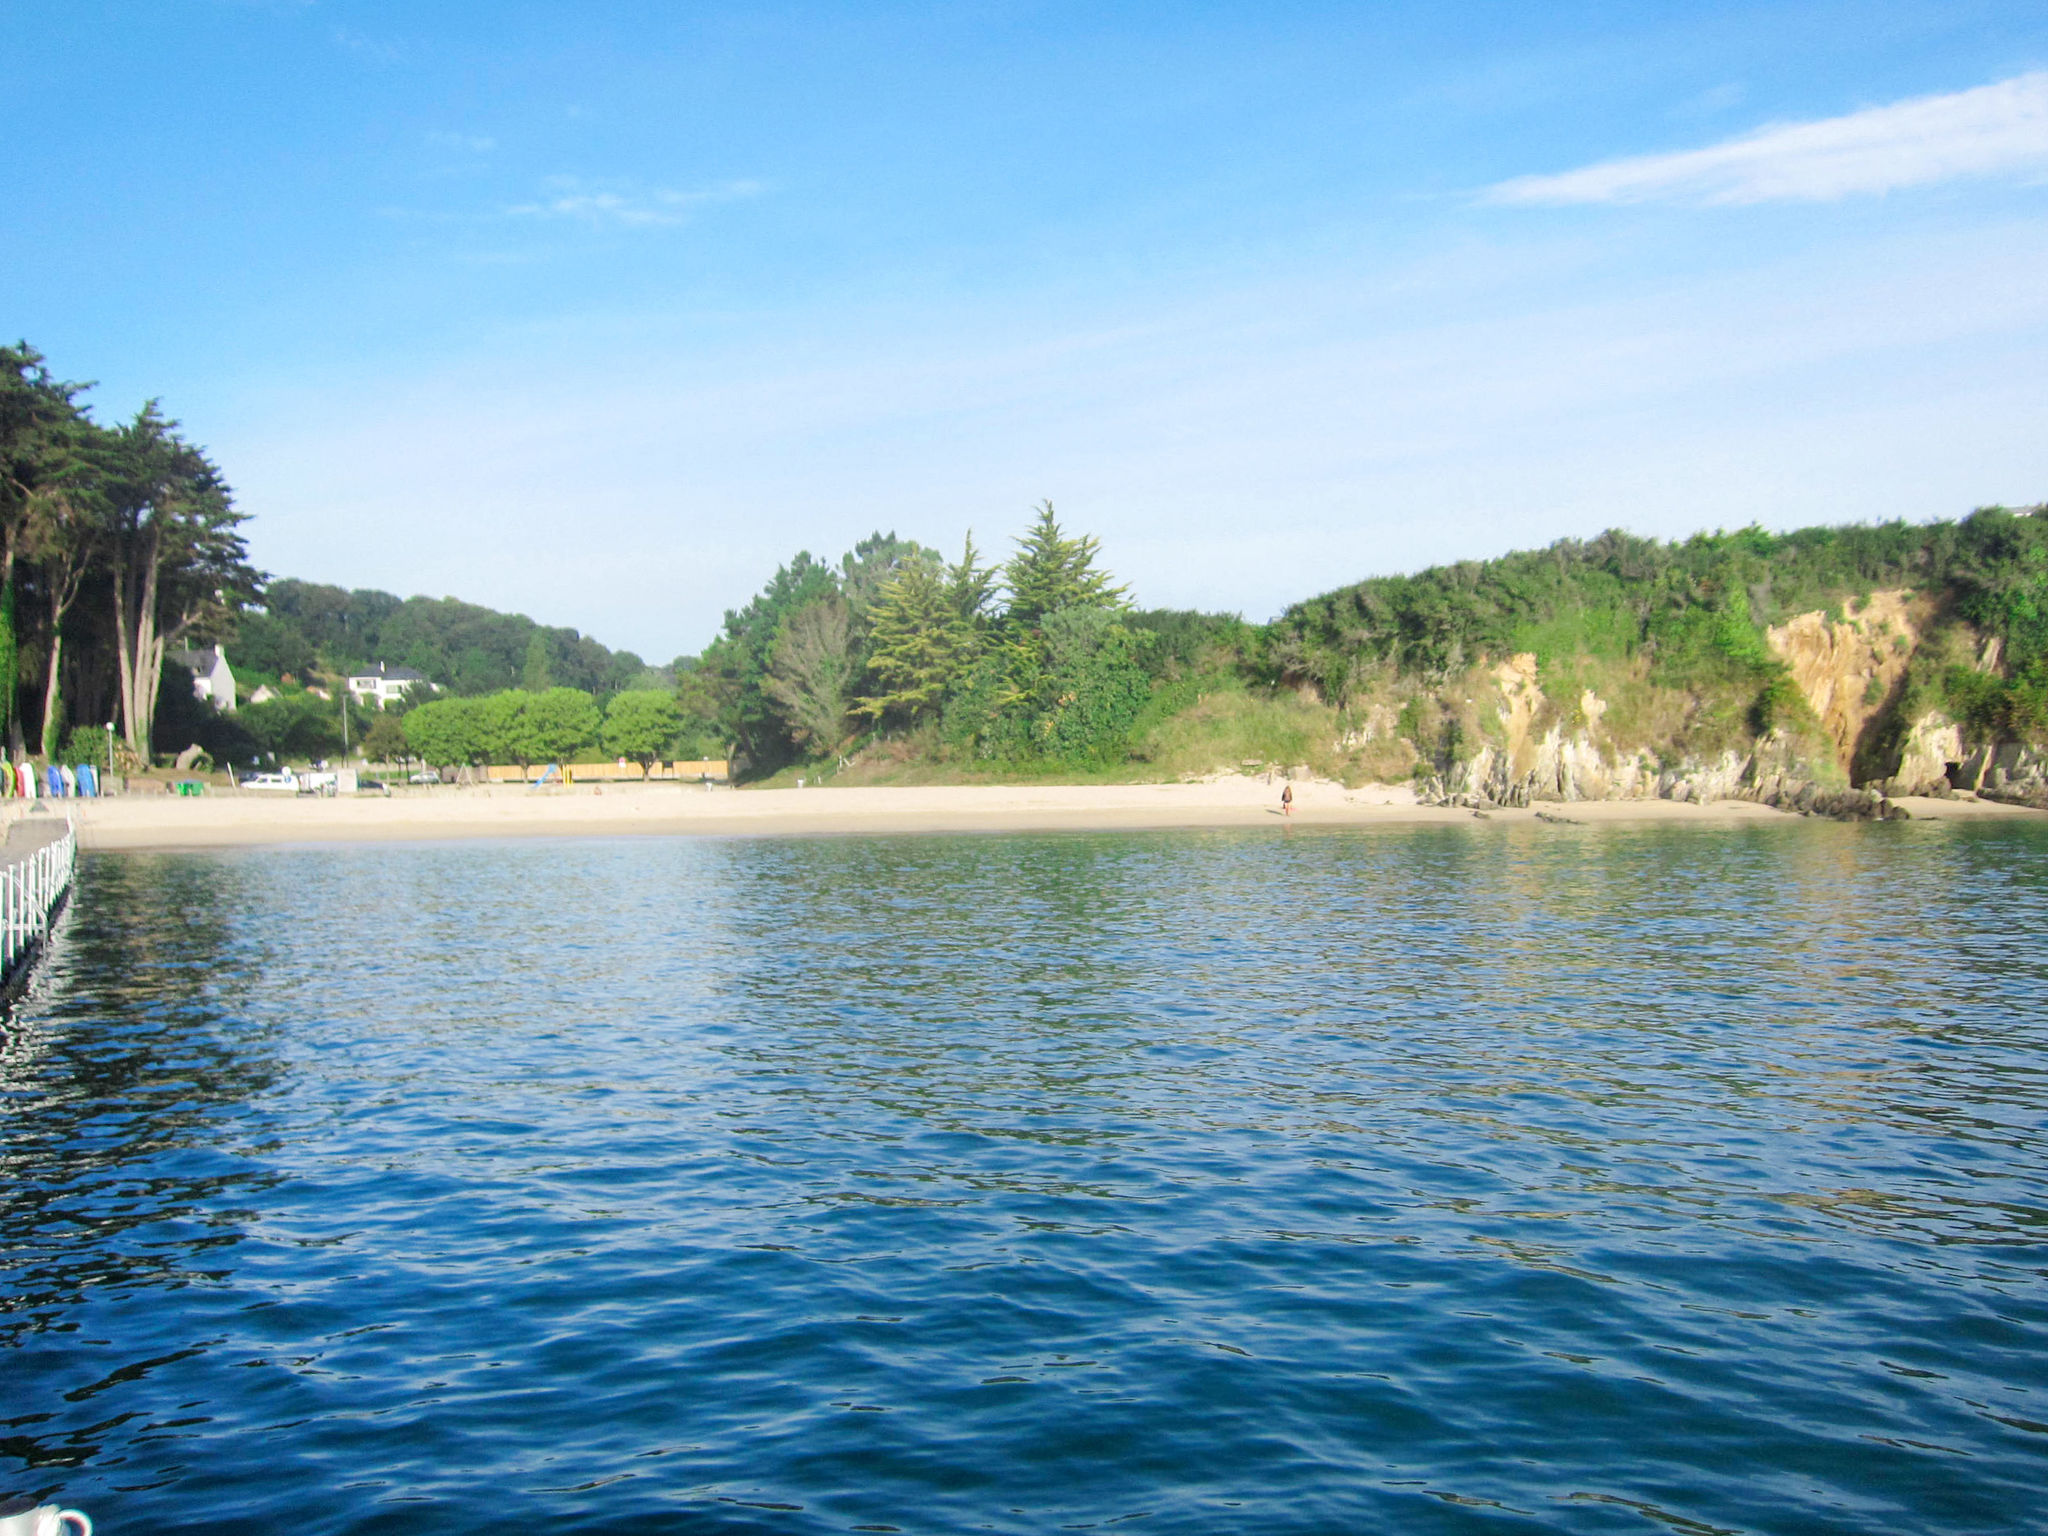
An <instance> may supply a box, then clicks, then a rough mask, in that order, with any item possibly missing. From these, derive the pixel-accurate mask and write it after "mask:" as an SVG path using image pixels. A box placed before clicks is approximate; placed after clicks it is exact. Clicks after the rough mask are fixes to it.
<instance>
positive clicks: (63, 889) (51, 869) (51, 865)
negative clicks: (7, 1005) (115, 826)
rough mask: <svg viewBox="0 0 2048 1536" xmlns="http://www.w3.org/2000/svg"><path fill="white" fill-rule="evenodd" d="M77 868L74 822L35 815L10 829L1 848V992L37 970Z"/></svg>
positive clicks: (10, 825)
mask: <svg viewBox="0 0 2048 1536" xmlns="http://www.w3.org/2000/svg"><path fill="white" fill-rule="evenodd" d="M77 865H78V836H77V833H76V832H75V831H74V830H73V828H72V825H71V819H70V818H69V817H68V816H50V815H36V814H33V813H31V814H29V815H25V816H21V817H18V818H17V819H16V820H14V821H13V822H11V823H9V824H8V827H7V840H6V842H5V843H4V844H0V989H5V988H9V987H12V986H13V985H14V984H15V983H17V982H18V981H20V980H21V979H22V978H23V977H24V976H25V975H26V974H27V973H28V970H29V967H30V966H32V965H34V964H35V959H36V956H37V955H38V954H40V953H41V952H42V948H43V943H44V941H45V940H46V939H48V937H49V934H50V925H51V923H53V922H54V921H56V917H57V913H58V912H59V911H61V910H62V909H63V906H64V902H65V899H66V898H67V897H69V896H70V894H71V877H72V874H73V872H74V871H75V870H76V868H77Z"/></svg>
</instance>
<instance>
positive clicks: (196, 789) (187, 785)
mask: <svg viewBox="0 0 2048 1536" xmlns="http://www.w3.org/2000/svg"><path fill="white" fill-rule="evenodd" d="M171 791H172V793H174V794H180V795H203V794H205V793H206V785H205V784H204V783H203V782H202V781H200V780H198V779H180V780H178V781H177V783H175V784H173V785H172V786H171Z"/></svg>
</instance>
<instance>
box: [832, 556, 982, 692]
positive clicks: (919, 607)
mask: <svg viewBox="0 0 2048 1536" xmlns="http://www.w3.org/2000/svg"><path fill="white" fill-rule="evenodd" d="M973 560H974V544H973V541H972V540H969V542H968V546H967V554H966V556H965V557H964V558H963V560H962V561H961V564H960V565H959V566H955V567H953V569H952V570H951V571H950V572H948V573H947V578H946V579H941V577H940V574H939V571H938V570H937V568H936V567H935V565H934V564H933V563H932V562H929V561H924V560H919V561H916V562H913V563H912V564H910V565H907V566H905V567H904V568H903V569H902V570H901V571H899V572H898V573H897V575H896V577H895V578H894V579H893V580H892V581H890V583H889V584H888V585H887V586H885V587H884V588H882V592H881V596H880V598H879V599H878V600H877V602H876V604H875V606H874V608H873V610H872V611H871V613H870V618H869V623H870V628H869V631H868V675H869V677H870V678H871V679H872V680H873V683H874V687H875V691H874V692H873V693H871V694H868V695H866V696H865V697H863V698H862V699H861V700H860V701H859V702H858V703H857V704H856V705H855V707H854V712H855V713H856V714H860V715H864V716H866V717H868V718H869V719H872V720H875V721H877V722H879V721H880V720H882V718H883V717H884V716H889V715H893V716H895V717H896V718H897V719H899V720H902V721H904V722H905V723H908V724H914V723H916V721H917V720H918V719H919V718H920V717H922V716H923V715H925V714H927V713H929V712H931V711H933V710H935V709H936V708H937V707H938V706H939V704H940V703H941V702H943V700H944V699H945V696H946V693H947V691H948V690H949V689H950V688H951V687H952V685H953V682H954V679H955V678H956V677H957V676H958V675H959V672H960V670H961V668H962V666H963V665H964V664H965V662H966V660H967V659H968V658H969V657H970V656H971V654H972V651H973V642H974V635H973V631H972V629H971V628H970V627H969V623H968V620H967V619H966V618H965V617H963V616H962V613H961V607H962V604H963V603H965V602H967V601H969V599H970V598H971V597H972V592H971V587H972V580H971V579H969V580H967V581H966V582H965V583H964V584H963V580H962V577H961V575H960V572H961V571H962V570H963V569H964V570H967V571H969V572H971V571H972V570H973ZM980 580H981V584H982V588H983V591H982V596H981V599H980V601H986V599H987V590H986V589H987V586H988V584H989V582H990V581H991V580H992V577H991V575H990V573H987V572H983V573H981V576H980ZM974 606H975V607H977V608H978V607H979V602H976V603H974Z"/></svg>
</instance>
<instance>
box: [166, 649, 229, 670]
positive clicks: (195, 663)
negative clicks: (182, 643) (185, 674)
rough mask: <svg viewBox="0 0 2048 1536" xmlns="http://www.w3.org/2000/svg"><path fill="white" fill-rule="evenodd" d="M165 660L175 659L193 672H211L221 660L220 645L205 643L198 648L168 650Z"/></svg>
mask: <svg viewBox="0 0 2048 1536" xmlns="http://www.w3.org/2000/svg"><path fill="white" fill-rule="evenodd" d="M164 660H166V661H175V662H176V663H177V664H178V665H179V666H181V667H185V668H187V669H188V670H190V671H193V672H211V671H212V670H213V669H214V666H215V664H216V663H218V662H219V661H220V660H221V654H220V647H219V646H217V645H205V646H200V647H199V648H197V649H196V650H183V651H166V652H164Z"/></svg>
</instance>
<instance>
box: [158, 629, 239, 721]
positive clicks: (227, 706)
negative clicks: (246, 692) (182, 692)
mask: <svg viewBox="0 0 2048 1536" xmlns="http://www.w3.org/2000/svg"><path fill="white" fill-rule="evenodd" d="M166 660H169V661H175V662H176V663H177V664H178V665H179V666H181V667H183V668H184V669H185V670H186V671H187V672H190V673H191V674H192V695H193V697H194V698H197V699H199V700H201V701H203V702H205V703H207V704H211V705H212V706H213V707H214V708H215V709H217V710H219V711H220V712H221V713H222V714H226V715H231V714H233V713H234V712H235V674H234V673H232V672H230V671H229V670H228V658H227V653H226V652H225V651H223V650H222V649H221V648H220V647H219V646H217V645H209V646H203V647H201V648H200V649H198V650H189V651H172V652H170V653H169V654H168V656H167V657H166Z"/></svg>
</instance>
